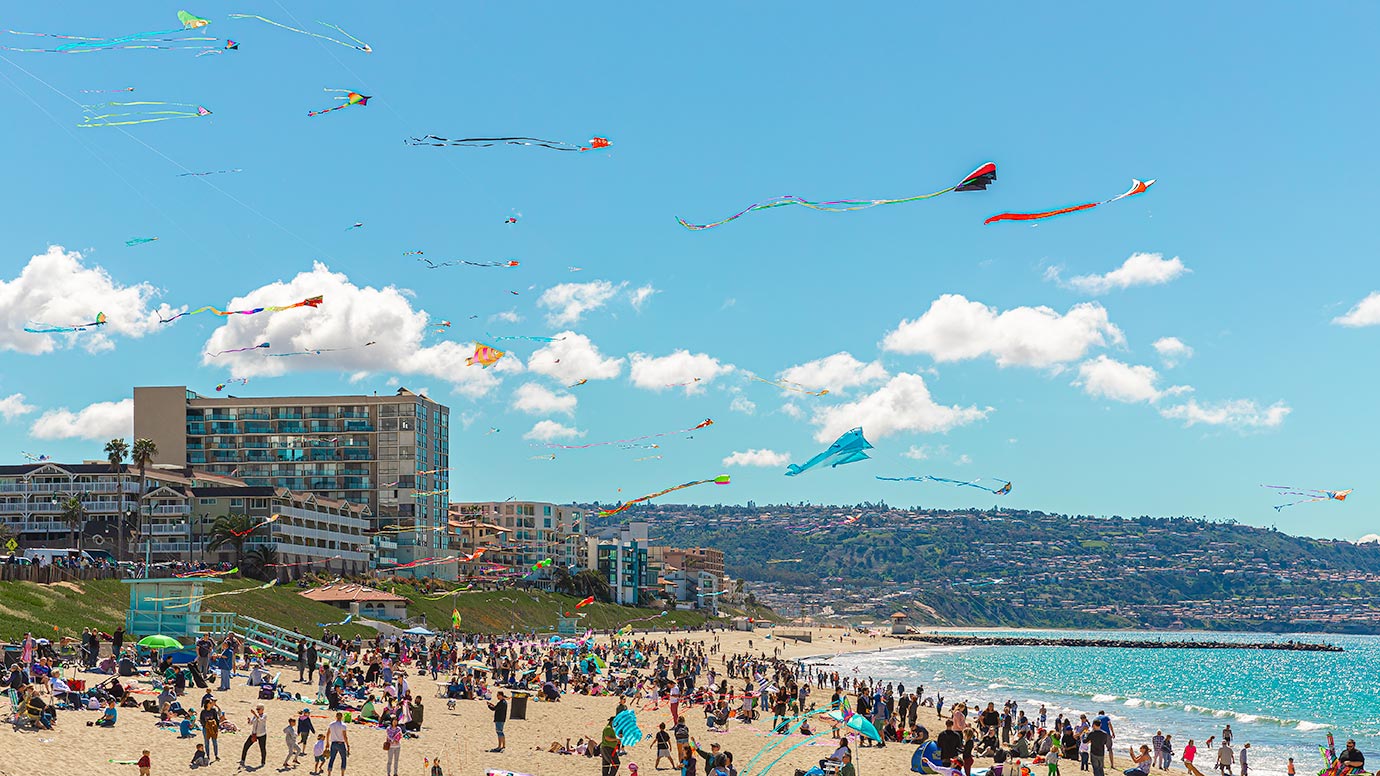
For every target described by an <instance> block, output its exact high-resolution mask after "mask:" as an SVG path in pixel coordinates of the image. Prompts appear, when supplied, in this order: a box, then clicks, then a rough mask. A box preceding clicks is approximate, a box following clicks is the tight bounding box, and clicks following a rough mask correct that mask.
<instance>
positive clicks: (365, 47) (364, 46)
mask: <svg viewBox="0 0 1380 776" xmlns="http://www.w3.org/2000/svg"><path fill="white" fill-rule="evenodd" d="M225 18H227V19H258V20H259V21H261V22H263V23H265V24H271V25H273V26H274V27H281V28H283V29H285V30H290V31H292V32H299V33H301V34H303V35H310V36H311V37H313V38H320V39H321V40H329V41H330V42H332V43H338V44H340V45H341V46H344V47H346V48H352V49H355V50H356V51H363V52H364V53H365V54H372V53H374V50H373V49H372V48H370V47H369V44H368V43H365V42H364V41H362V40H360V39H359V38H356V37H355V36H353V35H351V34H350V33H348V32H346V31H344V30H342V29H340V28H339V27H337V26H336V25H334V24H331V23H330V22H323V21H318V22H317V24H320V25H321V26H323V27H330V28H331V29H333V30H335V31H336V32H338V33H340V34H341V35H344V36H345V37H347V38H349V39H350V40H352V41H354V43H353V44H352V43H346V42H345V41H343V40H336V39H335V38H332V37H329V36H326V35H321V34H319V33H315V32H307V31H306V30H299V29H297V28H296V27H289V26H287V25H286V24H280V23H278V22H275V21H273V20H272V19H265V18H264V17H262V16H255V15H254V14H251V13H232V14H226V16H225Z"/></svg>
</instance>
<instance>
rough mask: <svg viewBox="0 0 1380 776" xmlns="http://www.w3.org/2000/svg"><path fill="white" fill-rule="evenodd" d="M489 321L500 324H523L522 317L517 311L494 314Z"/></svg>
mask: <svg viewBox="0 0 1380 776" xmlns="http://www.w3.org/2000/svg"><path fill="white" fill-rule="evenodd" d="M489 320H491V321H498V322H500V323H522V316H521V315H519V314H518V311H517V310H504V311H503V312H501V313H494V314H493V315H490V316H489Z"/></svg>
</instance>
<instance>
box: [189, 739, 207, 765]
mask: <svg viewBox="0 0 1380 776" xmlns="http://www.w3.org/2000/svg"><path fill="white" fill-rule="evenodd" d="M210 764H211V761H210V760H208V759H206V745H205V744H197V745H196V752H194V753H193V754H192V765H191V767H193V768H201V767H205V766H207V765H210Z"/></svg>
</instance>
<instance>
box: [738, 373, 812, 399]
mask: <svg viewBox="0 0 1380 776" xmlns="http://www.w3.org/2000/svg"><path fill="white" fill-rule="evenodd" d="M745 374H746V375H747V376H748V379H749V380H756V381H757V382H759V383H766V384H767V385H774V386H776V387H777V388H780V389H782V390H784V391H795V392H796V393H803V394H805V395H806V396H826V395H828V393H829V389H828V388H824V389H821V390H818V391H812V390H810V389H809V388H806V387H805V386H803V385H801V384H800V383H793V382H791V381H790V380H768V379H766V378H765V377H758V376H757V375H755V374H753V373H751V372H746V373H745Z"/></svg>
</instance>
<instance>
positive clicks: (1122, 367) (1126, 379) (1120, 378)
mask: <svg viewBox="0 0 1380 776" xmlns="http://www.w3.org/2000/svg"><path fill="white" fill-rule="evenodd" d="M1159 380H1160V375H1159V373H1158V372H1156V371H1155V369H1154V368H1153V367H1148V366H1142V365H1132V364H1126V363H1122V362H1121V361H1117V360H1116V359H1113V358H1108V357H1107V356H1098V357H1097V358H1093V359H1089V360H1087V361H1084V362H1083V363H1081V364H1079V365H1078V379H1077V380H1075V381H1074V385H1077V386H1080V387H1082V389H1083V392H1084V393H1086V394H1088V395H1089V396H1093V397H1096V398H1100V399H1111V400H1112V401H1120V402H1126V403H1128V404H1134V403H1136V402H1142V401H1143V402H1157V401H1159V400H1160V399H1161V398H1163V397H1165V396H1175V395H1178V394H1181V393H1187V392H1189V391H1191V390H1193V389H1192V388H1189V387H1188V386H1186V385H1175V386H1171V387H1169V388H1165V389H1163V390H1161V389H1160V388H1159V386H1158V383H1159Z"/></svg>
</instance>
